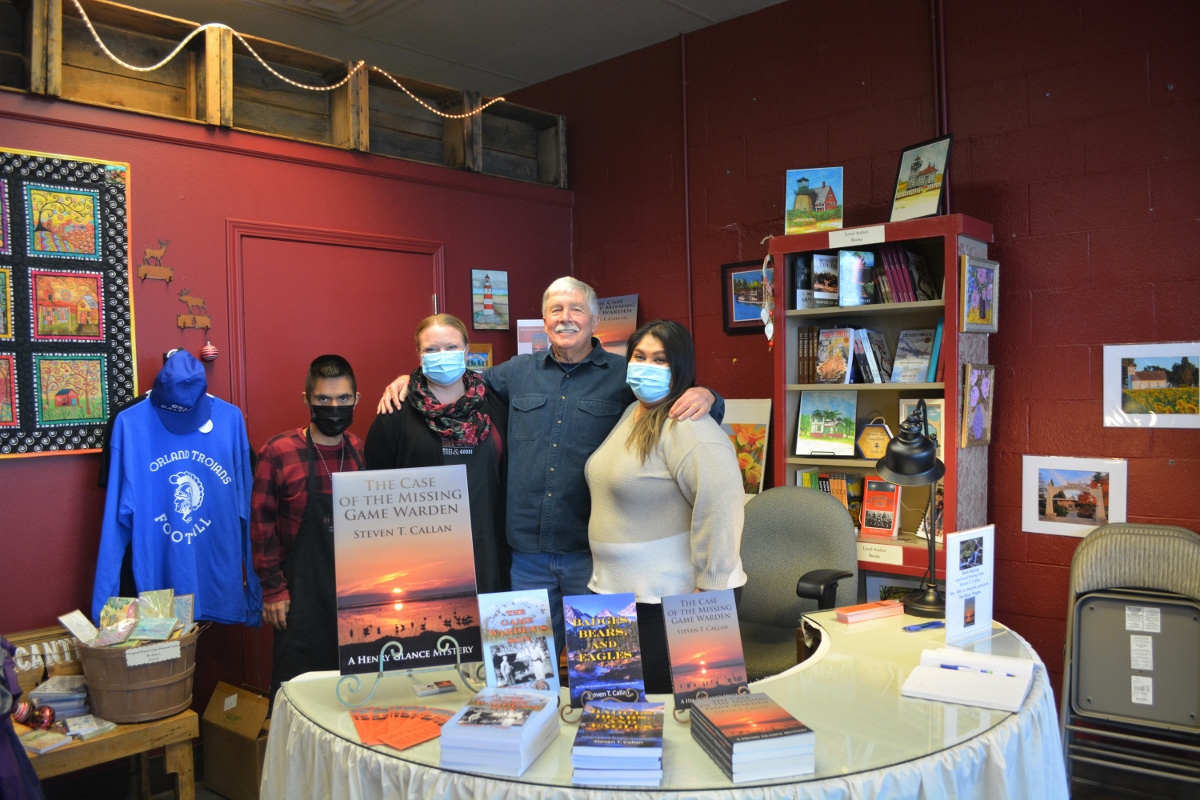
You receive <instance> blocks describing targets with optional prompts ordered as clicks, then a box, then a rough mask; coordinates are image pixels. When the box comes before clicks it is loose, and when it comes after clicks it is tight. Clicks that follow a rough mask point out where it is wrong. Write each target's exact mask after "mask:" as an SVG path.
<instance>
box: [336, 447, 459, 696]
mask: <svg viewBox="0 0 1200 800" xmlns="http://www.w3.org/2000/svg"><path fill="white" fill-rule="evenodd" d="M333 540H334V564H335V569H336V575H337V616H338V655H339V661H340V667H341V672H342V674H343V675H350V674H355V673H361V672H377V671H379V669H380V664H379V658H380V651H381V650H382V649H383V648H384V646H385V645H386V644H388V643H389V642H395V643H396V644H397V645H399V648H388V651H387V654H386V655H385V656H384V658H385V663H384V665H383V668H384V670H397V669H415V668H420V667H434V666H446V665H451V664H455V663H456V662H457V661H459V660H461V661H478V660H479V655H480V652H481V642H480V633H479V619H478V613H479V609H478V606H477V605H476V587H475V556H474V551H473V550H472V547H471V512H470V507H469V505H468V500H467V470H466V467H465V466H463V465H462V464H455V465H453V466H446V467H424V468H417V469H390V470H376V471H369V472H338V473H334V475H333ZM446 637H450V639H453V642H450V641H449V639H447V638H446ZM456 651H457V652H456Z"/></svg>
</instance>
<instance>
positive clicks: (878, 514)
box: [795, 467, 945, 540]
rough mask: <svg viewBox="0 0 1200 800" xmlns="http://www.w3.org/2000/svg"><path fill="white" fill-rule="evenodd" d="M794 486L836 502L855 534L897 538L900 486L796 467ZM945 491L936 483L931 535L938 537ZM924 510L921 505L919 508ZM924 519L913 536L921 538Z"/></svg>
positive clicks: (857, 476)
mask: <svg viewBox="0 0 1200 800" xmlns="http://www.w3.org/2000/svg"><path fill="white" fill-rule="evenodd" d="M795 482H796V485H797V486H803V487H805V488H808V489H817V490H819V491H822V492H825V494H827V495H829V496H831V497H833V498H834V499H835V500H837V501H838V502H840V503H841V504H842V505H843V506H844V507H845V508H846V512H847V513H848V514H849V515H850V519H851V520H853V522H854V528H855V534H856V535H860V536H883V537H888V538H893V539H894V538H897V537H898V536H899V535H900V511H901V505H900V487H899V486H896V485H895V484H893V483H888V482H887V481H885V480H882V479H880V478H877V477H868V476H866V475H864V474H863V473H861V472H858V473H856V472H821V471H820V468H819V467H800V468H798V469H797V470H796V473H795ZM944 506H945V488H944V484H943V483H942V482H940V481H939V482H938V484H937V489H936V497H935V501H934V511H933V522H934V527H935V536H936V537H937V539H938V540H940V539H941V538H942V520H943V517H942V512H943V508H944ZM922 507H924V506H922ZM926 524H927V520H926V518H925V517H924V516H922V518H921V523H920V527H919V528H918V529H917V531H916V534H917V536H919V537H922V538H924V537H925V527H926Z"/></svg>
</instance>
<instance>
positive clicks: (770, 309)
mask: <svg viewBox="0 0 1200 800" xmlns="http://www.w3.org/2000/svg"><path fill="white" fill-rule="evenodd" d="M774 277H775V276H774V271H773V270H772V269H771V256H770V254H768V255H767V256H766V257H765V258H763V263H762V286H763V304H762V321H763V333H764V334H765V335H766V337H767V350H768V352H769V351H771V350H773V349H774V348H775V280H774Z"/></svg>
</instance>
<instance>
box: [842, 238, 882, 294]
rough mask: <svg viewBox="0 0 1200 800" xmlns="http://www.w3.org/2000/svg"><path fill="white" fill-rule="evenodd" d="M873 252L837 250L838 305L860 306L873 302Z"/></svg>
mask: <svg viewBox="0 0 1200 800" xmlns="http://www.w3.org/2000/svg"><path fill="white" fill-rule="evenodd" d="M874 268H875V254H874V253H872V252H871V251H870V250H839V251H838V305H839V306H862V305H866V304H868V303H871V302H873V300H874V297H873V294H874V292H873V290H872V289H870V288H868V287H869V285H870V284H871V282H872V280H873V279H872V274H873V270H874Z"/></svg>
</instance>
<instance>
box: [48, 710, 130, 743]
mask: <svg viewBox="0 0 1200 800" xmlns="http://www.w3.org/2000/svg"><path fill="white" fill-rule="evenodd" d="M116 727H117V725H116V723H115V722H109V721H108V720H106V719H100V718H99V717H93V716H92V715H91V714H83V715H81V716H78V717H71V718H70V719H64V720H63V721H62V722H59V723H56V724H55V726H54V729H55V730H56V731H58V732H59V733H62V734H65V735H67V736H70V737H71V738H72V739H79V740H81V741H87V740H88V739H94V738H95V737H97V736H100V735H102V734H105V733H108V732H109V731H111V730H115V729H116Z"/></svg>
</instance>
